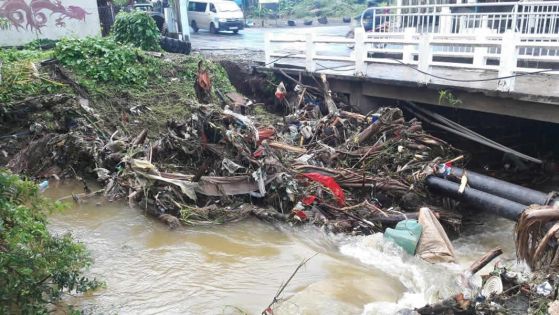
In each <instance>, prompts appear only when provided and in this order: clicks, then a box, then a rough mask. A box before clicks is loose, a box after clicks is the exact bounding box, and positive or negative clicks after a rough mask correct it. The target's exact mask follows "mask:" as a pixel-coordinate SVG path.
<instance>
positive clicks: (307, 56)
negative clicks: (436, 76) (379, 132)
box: [265, 28, 559, 91]
mask: <svg viewBox="0 0 559 315" xmlns="http://www.w3.org/2000/svg"><path fill="white" fill-rule="evenodd" d="M321 45H322V47H324V48H325V49H322V50H321V49H320V48H321ZM276 46H280V47H276ZM334 46H337V47H339V49H333V47H334ZM349 47H352V49H350V48H349ZM458 48H460V49H458ZM558 51H559V36H558V35H556V34H523V33H520V32H514V31H512V30H509V31H506V32H504V33H495V32H492V31H491V30H490V29H487V28H483V29H478V31H477V32H475V33H457V34H454V33H446V34H437V33H435V34H432V33H420V32H418V31H417V29H415V28H406V29H405V30H404V31H403V32H380V33H375V32H365V31H364V30H363V29H360V28H358V29H356V31H355V38H353V39H349V38H344V37H335V36H316V35H315V34H314V33H309V34H305V35H294V34H283V35H281V34H271V33H267V34H266V36H265V62H266V66H268V67H273V66H274V64H275V63H276V62H279V61H280V60H283V63H287V64H290V63H291V64H297V65H301V64H303V65H304V67H305V69H306V70H307V71H310V72H316V71H321V70H334V71H336V72H337V73H339V74H346V75H356V76H371V75H372V74H371V73H368V65H370V64H373V63H385V64H386V63H392V64H399V65H405V66H407V67H412V68H414V69H415V70H417V71H418V73H419V78H418V81H419V82H420V83H424V84H427V83H429V82H431V81H432V79H433V77H432V76H431V75H430V73H432V68H433V67H436V66H438V67H451V68H460V69H480V70H493V71H495V72H496V73H495V75H494V76H493V77H498V78H503V77H506V78H504V79H502V80H499V82H498V87H497V89H498V90H501V91H513V90H514V82H515V77H514V75H515V74H516V73H522V72H524V73H525V72H537V71H542V70H543V69H556V70H559V53H558ZM334 52H335V53H334ZM344 53H345V54H344ZM297 60H299V61H297ZM301 60H304V62H301ZM324 64H326V65H324ZM546 73H553V74H559V71H554V72H546Z"/></svg>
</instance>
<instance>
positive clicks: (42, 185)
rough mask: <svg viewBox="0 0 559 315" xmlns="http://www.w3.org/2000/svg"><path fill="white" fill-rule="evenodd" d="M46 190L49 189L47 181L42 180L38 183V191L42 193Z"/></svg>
mask: <svg viewBox="0 0 559 315" xmlns="http://www.w3.org/2000/svg"><path fill="white" fill-rule="evenodd" d="M47 188H49V181H48V180H44V181H42V182H41V183H39V191H40V192H44V191H45V190H47Z"/></svg>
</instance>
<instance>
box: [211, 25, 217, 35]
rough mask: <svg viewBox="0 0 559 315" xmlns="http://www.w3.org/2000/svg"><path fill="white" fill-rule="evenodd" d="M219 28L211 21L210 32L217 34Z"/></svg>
mask: <svg viewBox="0 0 559 315" xmlns="http://www.w3.org/2000/svg"><path fill="white" fill-rule="evenodd" d="M217 32H218V30H217V28H215V25H214V24H213V23H210V33H212V34H217Z"/></svg>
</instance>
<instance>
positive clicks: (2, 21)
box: [0, 16, 10, 30]
mask: <svg viewBox="0 0 559 315" xmlns="http://www.w3.org/2000/svg"><path fill="white" fill-rule="evenodd" d="M9 27H10V21H8V19H6V18H4V17H1V16H0V30H5V29H8V28H9Z"/></svg>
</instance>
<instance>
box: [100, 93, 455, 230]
mask: <svg viewBox="0 0 559 315" xmlns="http://www.w3.org/2000/svg"><path fill="white" fill-rule="evenodd" d="M304 90H305V89H304V88H301V87H299V86H298V87H296V88H295V91H298V102H297V104H296V105H293V104H289V101H287V99H289V98H283V97H282V98H278V99H279V100H280V102H282V104H283V106H285V111H284V112H287V113H286V114H285V115H282V116H277V115H272V114H264V113H261V112H260V113H259V114H255V115H250V113H249V114H247V115H243V114H241V111H242V112H246V111H247V110H248V111H249V112H250V111H253V112H255V111H254V110H251V109H250V107H248V108H249V109H247V107H239V106H234V107H233V105H234V104H230V105H231V106H232V108H234V109H236V111H234V110H231V109H230V108H229V105H226V106H224V107H222V106H219V105H213V104H208V105H198V106H193V107H192V108H191V115H190V116H189V117H185V119H181V120H176V121H169V122H168V123H167V130H166V132H164V133H163V134H161V135H160V136H159V137H156V138H151V137H147V135H148V131H147V130H144V131H143V132H141V133H140V134H139V135H137V136H136V137H127V136H125V135H124V134H122V133H121V132H118V131H117V132H115V133H114V134H113V135H112V136H111V137H110V139H109V140H108V141H106V142H105V143H103V144H102V145H99V146H98V148H99V150H98V151H97V152H96V153H94V154H93V155H94V159H95V160H96V165H97V167H96V168H95V170H96V172H97V174H98V175H99V179H100V180H101V181H103V182H104V183H105V184H106V189H105V194H106V195H107V196H108V197H109V198H110V199H119V198H128V200H129V201H130V202H131V203H134V204H137V205H139V206H141V207H143V208H145V209H146V210H147V211H148V212H149V213H151V214H153V215H156V216H162V215H169V214H170V215H172V216H175V217H177V218H179V219H181V220H182V221H183V222H184V223H188V224H205V223H223V222H229V221H234V220H238V219H241V218H244V217H246V216H247V215H249V214H253V215H256V216H258V217H260V218H265V219H267V220H282V221H285V220H289V221H292V222H308V223H312V224H317V225H320V226H326V227H328V228H329V229H330V230H331V231H334V232H345V233H355V234H370V233H372V232H376V231H382V230H383V227H385V226H386V225H393V224H395V223H397V222H398V221H401V220H402V219H405V218H417V212H415V213H406V211H410V210H411V211H416V209H417V208H418V206H419V205H423V204H425V203H427V202H428V201H429V198H431V197H429V195H428V194H427V193H426V191H425V187H424V185H423V183H422V182H423V179H424V178H425V176H427V175H428V174H431V173H432V169H433V168H432V167H433V166H434V165H436V164H439V163H444V162H445V161H448V160H451V159H452V158H453V157H455V156H456V155H457V154H458V152H457V151H456V150H455V149H453V148H452V147H451V146H450V145H448V144H447V143H445V142H444V141H442V140H440V139H438V138H435V137H433V136H431V135H429V134H427V133H425V132H424V131H423V128H422V125H421V122H419V121H417V120H415V119H412V120H409V121H406V120H405V119H404V117H403V114H402V112H401V110H400V109H397V108H381V109H380V110H378V111H377V112H375V113H372V114H370V115H361V114H358V113H353V112H347V111H343V110H339V109H338V107H337V106H336V104H335V103H334V101H333V100H332V98H331V97H329V96H328V93H324V97H317V95H316V94H315V95H311V94H308V93H306V92H304ZM325 111H326V113H325ZM263 115H266V117H263ZM437 216H438V217H439V219H440V220H441V221H442V222H443V223H447V224H450V225H451V226H453V227H455V228H456V227H457V226H458V225H459V223H460V219H459V217H458V216H457V215H455V214H452V213H447V212H443V211H438V212H437Z"/></svg>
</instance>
